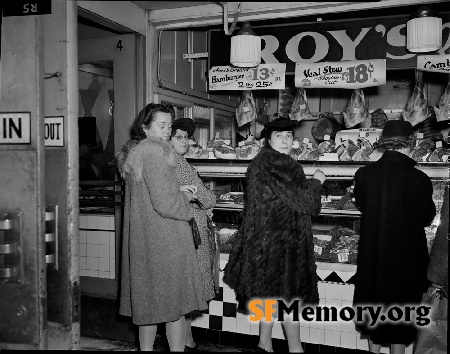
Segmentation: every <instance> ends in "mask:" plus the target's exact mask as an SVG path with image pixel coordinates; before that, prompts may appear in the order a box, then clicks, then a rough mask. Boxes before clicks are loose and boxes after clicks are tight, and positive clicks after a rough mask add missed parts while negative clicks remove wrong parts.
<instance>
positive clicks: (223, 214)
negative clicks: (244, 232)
mask: <svg viewBox="0 0 450 354" xmlns="http://www.w3.org/2000/svg"><path fill="white" fill-rule="evenodd" d="M189 162H190V163H191V164H192V165H193V166H194V167H195V168H196V169H197V171H198V173H199V175H200V177H201V178H202V179H203V181H204V182H205V183H207V184H208V183H209V184H210V187H211V189H212V190H214V192H215V194H216V197H217V204H216V207H215V209H214V216H213V220H214V222H215V223H216V225H217V232H218V236H219V239H220V246H221V252H222V253H225V254H226V253H229V252H230V249H231V246H232V243H233V240H234V235H235V233H236V232H237V230H238V228H239V225H240V223H241V221H242V215H241V212H242V210H243V206H244V200H243V192H244V189H245V183H246V180H245V174H246V171H247V167H248V165H249V163H250V161H244V160H221V159H217V160H210V159H208V160H199V159H192V160H189ZM299 163H300V164H301V165H302V167H303V169H304V171H305V174H306V175H307V176H308V177H311V176H312V175H313V173H314V171H315V170H316V169H317V168H320V169H321V170H322V171H324V173H325V174H326V176H327V180H326V181H325V183H324V184H323V186H322V191H321V195H322V209H321V212H320V214H319V215H318V216H317V217H314V218H313V219H312V229H313V236H314V245H315V247H314V251H315V255H316V260H317V262H318V263H321V262H325V263H343V264H353V265H356V261H357V248H358V240H359V228H360V216H361V213H360V211H359V210H358V208H357V207H356V205H355V204H354V198H353V181H354V175H355V172H356V171H357V170H358V168H360V167H362V166H364V165H365V164H369V163H371V162H358V163H356V162H342V161H339V162H337V161H299ZM418 168H419V169H421V170H422V171H424V172H425V173H426V174H427V175H428V176H429V177H430V178H431V180H432V183H433V199H434V202H435V204H436V209H437V210H436V211H437V212H436V217H435V218H434V220H433V222H432V224H431V225H430V226H428V227H427V228H426V235H427V242H428V247H429V250H430V249H431V246H432V244H433V240H434V237H435V234H436V229H437V226H438V224H439V218H440V211H441V208H442V201H443V196H444V189H445V186H446V184H448V183H449V164H448V163H425V162H424V163H419V165H418Z"/></svg>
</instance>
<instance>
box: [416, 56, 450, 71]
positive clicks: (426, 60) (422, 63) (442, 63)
mask: <svg viewBox="0 0 450 354" xmlns="http://www.w3.org/2000/svg"><path fill="white" fill-rule="evenodd" d="M417 70H422V71H433V72H439V73H447V74H450V55H426V56H425V55H421V56H418V57H417Z"/></svg>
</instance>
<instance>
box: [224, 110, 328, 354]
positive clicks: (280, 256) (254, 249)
mask: <svg viewBox="0 0 450 354" xmlns="http://www.w3.org/2000/svg"><path fill="white" fill-rule="evenodd" d="M296 125H297V122H296V121H291V120H289V119H286V118H277V119H275V120H273V121H272V122H269V123H266V124H265V125H264V127H265V131H264V135H265V139H266V141H265V146H264V147H263V148H262V149H261V151H260V152H259V153H258V155H257V156H256V157H255V158H254V159H253V161H252V162H251V163H250V166H249V167H248V169H247V177H246V178H247V189H246V190H245V194H244V199H245V205H244V211H243V223H242V225H241V227H240V229H239V231H238V233H237V235H236V239H235V241H234V244H233V248H232V250H231V253H230V257H229V261H228V263H227V265H226V267H225V270H224V276H223V281H224V282H225V283H226V284H228V285H229V286H230V287H231V288H233V289H234V290H235V293H236V298H237V299H238V300H240V301H241V302H244V301H250V300H251V299H255V298H257V299H261V298H270V299H281V300H284V301H286V302H290V301H292V300H300V301H301V306H304V305H305V304H310V305H313V304H318V302H319V293H318V289H317V281H318V278H317V274H316V264H315V257H314V242H313V235H312V229H311V217H312V216H316V215H318V213H319V212H320V209H321V202H320V199H321V198H320V190H321V185H322V183H323V182H324V180H325V175H324V174H323V172H321V171H320V170H317V171H316V172H315V173H314V175H313V178H311V179H308V178H306V176H305V173H304V172H303V168H302V167H301V166H300V164H299V163H298V162H297V161H296V160H294V159H293V158H292V157H291V156H290V155H289V153H290V152H291V150H292V144H293V140H294V135H293V129H294V127H295V126H296ZM241 307H242V304H241V305H240V308H241ZM282 325H283V328H284V330H285V333H286V337H287V340H288V345H289V351H290V352H300V353H301V352H303V348H302V345H301V341H300V324H299V322H298V321H297V322H294V321H291V320H290V319H288V318H286V319H285V321H284V322H283V323H282ZM272 328H273V322H266V321H265V320H261V321H260V323H259V332H260V333H259V335H260V337H259V344H258V348H257V350H258V351H268V352H271V351H273V348H272Z"/></svg>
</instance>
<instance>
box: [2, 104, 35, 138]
mask: <svg viewBox="0 0 450 354" xmlns="http://www.w3.org/2000/svg"><path fill="white" fill-rule="evenodd" d="M30 122H31V116H30V113H29V112H15V113H0V144H30V143H31V123H30Z"/></svg>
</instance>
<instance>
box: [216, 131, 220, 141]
mask: <svg viewBox="0 0 450 354" xmlns="http://www.w3.org/2000/svg"><path fill="white" fill-rule="evenodd" d="M216 140H219V132H217V133H216Z"/></svg>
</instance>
